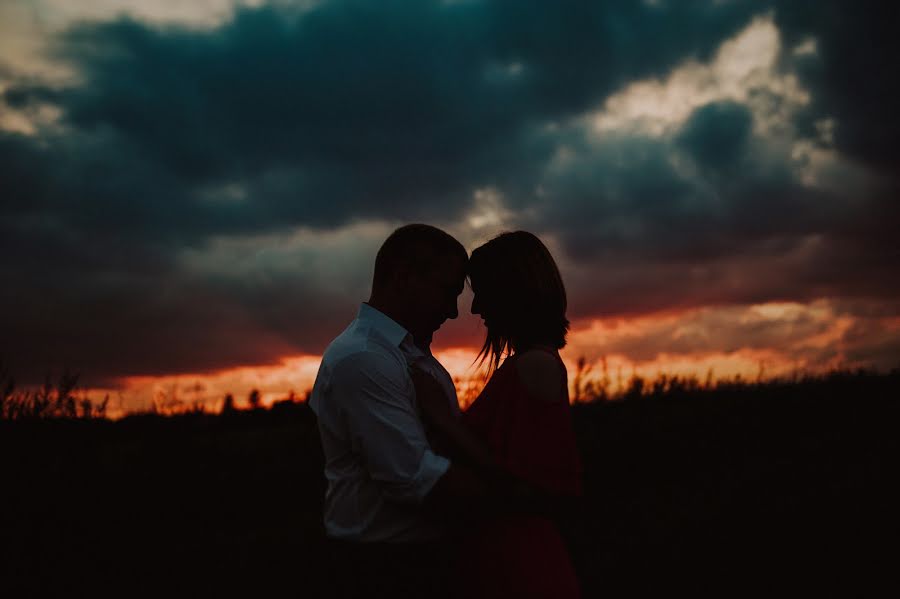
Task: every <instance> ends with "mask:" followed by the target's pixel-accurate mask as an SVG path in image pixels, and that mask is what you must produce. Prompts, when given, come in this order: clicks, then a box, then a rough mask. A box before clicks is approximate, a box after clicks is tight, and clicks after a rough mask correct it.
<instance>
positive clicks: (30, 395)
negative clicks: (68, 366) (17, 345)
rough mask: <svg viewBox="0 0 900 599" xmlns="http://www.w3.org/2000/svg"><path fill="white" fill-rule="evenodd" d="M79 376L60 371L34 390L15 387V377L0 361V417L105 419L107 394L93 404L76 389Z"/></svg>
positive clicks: (48, 377)
mask: <svg viewBox="0 0 900 599" xmlns="http://www.w3.org/2000/svg"><path fill="white" fill-rule="evenodd" d="M79 377H80V375H78V374H75V373H71V372H68V371H63V372H62V374H60V375H59V377H58V378H56V379H55V380H54V379H53V378H52V377H51V376H50V375H47V378H46V380H45V381H44V384H43V385H41V386H40V387H38V388H36V389H18V388H17V386H16V381H15V378H14V377H13V376H12V374H11V373H10V372H9V370H8V369H7V368H6V367H5V365H4V364H2V363H0V420H29V419H39V418H106V407H107V406H108V405H109V395H106V396H105V397H104V398H103V400H102V401H100V402H97V403H95V402H94V401H93V400H92V399H91V398H89V397H88V396H87V393H86V392H83V391H80V390H79V388H78V379H79Z"/></svg>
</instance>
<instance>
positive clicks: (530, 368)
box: [414, 231, 581, 598]
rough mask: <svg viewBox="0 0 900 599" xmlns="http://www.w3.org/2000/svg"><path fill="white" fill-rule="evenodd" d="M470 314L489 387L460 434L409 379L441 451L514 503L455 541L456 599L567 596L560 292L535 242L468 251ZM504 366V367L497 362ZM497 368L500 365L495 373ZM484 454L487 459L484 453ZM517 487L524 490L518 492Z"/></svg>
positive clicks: (420, 382)
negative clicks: (443, 446) (482, 332)
mask: <svg viewBox="0 0 900 599" xmlns="http://www.w3.org/2000/svg"><path fill="white" fill-rule="evenodd" d="M469 273H470V281H471V285H472V291H473V292H474V298H473V300H472V313H473V314H477V315H479V316H481V318H482V319H483V320H484V324H485V326H486V329H487V335H486V337H485V341H484V345H483V346H482V348H481V352H480V353H479V357H480V359H481V363H482V364H483V363H485V362H487V366H488V373H489V375H490V379H489V380H488V382H487V385H486V386H485V388H484V390H483V391H482V393H481V395H479V396H478V398H477V399H476V400H475V402H474V403H473V404H472V405H471V406H470V407H469V409H468V410H467V411H466V412H465V413H464V414H463V419H462V426H460V424H459V423H458V422H457V423H454V422H453V421H452V419H450V418H448V417H447V413H446V410H443V409H439V405H440V404H441V403H443V404H444V405H445V404H446V400H444V402H440V401H437V400H435V401H432V399H433V398H435V397H436V395H437V391H438V390H437V389H434V388H433V386H431V385H430V383H429V382H428V381H427V379H426V377H422V376H414V381H415V382H416V391H417V395H418V396H420V397H421V398H422V399H421V400H420V405H422V406H423V413H424V414H425V417H426V420H427V421H428V422H429V424H430V425H431V426H432V428H434V429H436V430H437V431H438V432H439V433H441V434H442V435H441V436H442V437H443V439H444V442H445V443H448V444H449V445H450V449H451V451H455V452H456V454H457V455H460V454H461V455H462V456H464V457H466V458H468V459H469V461H470V462H471V463H473V464H475V465H476V466H478V465H480V466H481V467H482V468H483V469H487V470H488V471H491V470H493V471H497V470H498V469H499V471H501V472H503V473H505V475H506V476H507V477H509V478H511V479H512V480H514V481H516V487H517V488H518V489H519V490H518V491H517V492H516V493H515V495H516V497H518V498H519V499H522V498H523V496H524V497H527V498H529V501H527V502H526V503H527V507H525V508H524V509H523V508H522V506H521V505H519V504H521V503H523V502H522V501H518V500H512V501H510V502H509V505H508V507H507V508H505V509H504V511H503V512H501V513H499V514H496V515H494V516H492V517H490V518H488V519H487V520H485V521H484V522H483V524H482V525H481V526H479V527H478V529H477V530H476V531H474V532H473V533H472V534H471V535H469V536H468V537H467V538H465V539H464V540H463V546H462V547H461V548H460V551H461V554H462V555H463V556H464V557H463V560H464V564H463V565H464V567H463V568H462V571H461V572H460V581H459V582H460V584H461V585H462V589H461V596H465V597H475V596H483V597H554V598H565V597H577V596H579V590H578V584H577V581H576V579H575V574H574V571H573V569H572V565H571V562H570V560H569V556H568V553H567V552H566V549H565V546H564V544H563V542H562V539H561V537H560V535H559V532H558V531H557V529H556V527H555V525H554V524H553V520H552V515H553V507H554V506H558V505H559V503H560V502H561V501H564V500H565V499H566V498H572V497H575V496H578V495H579V494H580V493H581V466H580V461H579V458H578V453H577V450H576V447H575V438H574V434H573V430H572V423H571V417H570V413H569V398H568V384H567V378H566V368H565V366H564V364H563V362H562V360H561V359H560V357H559V353H558V350H559V349H561V348H562V347H563V346H564V345H565V343H566V340H565V337H566V332H567V330H568V326H569V321H568V320H567V319H566V315H565V312H566V292H565V288H564V286H563V283H562V279H561V277H560V275H559V270H558V269H557V267H556V264H555V262H554V261H553V258H552V256H551V255H550V252H549V251H548V250H547V248H546V247H545V246H544V244H543V243H541V241H540V240H539V239H538V238H537V237H535V236H534V235H532V234H531V233H527V232H525V231H516V232H512V233H504V234H502V235H500V236H498V237H496V238H494V239H492V240H491V241H489V242H487V243H486V244H484V245H482V246H481V247H479V248H477V249H475V251H473V252H472V257H471V260H470V262H469ZM504 357H505V359H504ZM501 362H502V364H501ZM485 450H486V452H487V453H485ZM522 488H524V489H526V491H525V492H524V493H523V492H522Z"/></svg>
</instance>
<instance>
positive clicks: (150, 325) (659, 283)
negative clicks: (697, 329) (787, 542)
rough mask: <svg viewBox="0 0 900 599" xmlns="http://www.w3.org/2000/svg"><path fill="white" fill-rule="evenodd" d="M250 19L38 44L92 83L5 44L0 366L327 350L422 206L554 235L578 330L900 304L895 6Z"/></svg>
mask: <svg viewBox="0 0 900 599" xmlns="http://www.w3.org/2000/svg"><path fill="white" fill-rule="evenodd" d="M223 7H224V4H223V5H222V6H219V5H217V7H216V11H215V18H212V17H211V18H210V19H208V20H204V19H201V18H200V17H199V16H198V15H194V14H193V13H192V14H191V18H190V20H189V21H188V22H179V21H178V17H177V15H176V17H174V18H172V19H162V18H155V17H154V18H152V19H151V18H150V17H149V16H148V15H146V14H141V13H134V12H132V13H125V14H110V15H109V17H108V18H104V16H103V14H102V12H100V11H97V12H92V13H90V14H89V15H88V18H86V19H76V20H72V21H71V22H66V23H65V24H64V26H61V27H59V28H57V29H54V30H52V31H48V32H47V34H46V39H45V40H44V44H43V45H42V47H41V49H40V58H41V60H42V61H43V62H44V63H51V64H54V65H58V66H59V68H60V69H61V70H62V71H64V72H66V73H67V76H65V77H50V76H46V75H45V74H44V73H43V71H42V72H40V73H39V72H38V71H36V70H35V71H33V72H32V71H29V70H28V68H27V67H26V66H22V65H28V64H29V62H28V60H25V59H21V60H11V59H10V60H5V61H4V63H5V64H4V65H2V66H3V68H2V69H0V73H2V75H0V83H2V88H0V91H2V108H0V110H3V113H4V114H3V115H2V118H0V124H2V128H0V219H2V220H0V251H2V254H3V260H2V262H0V276H2V277H3V279H2V280H3V281H4V286H3V292H2V295H0V314H2V317H0V355H2V356H4V358H5V359H6V360H7V361H8V362H10V363H11V364H12V365H13V367H14V368H16V369H17V370H18V371H19V372H21V373H23V376H24V377H25V378H26V379H28V378H30V379H36V378H37V377H39V376H40V375H41V374H42V373H43V371H44V369H47V368H59V367H62V366H69V367H72V368H76V369H79V370H82V371H83V372H85V373H86V374H87V375H88V376H91V377H94V381H95V382H96V383H97V384H99V383H108V382H109V381H112V380H114V379H115V378H116V377H121V376H127V375H139V374H165V373H173V372H179V371H211V370H218V369H224V368H228V367H232V366H238V365H251V364H266V363H272V362H274V361H275V360H277V359H278V358H279V357H280V356H284V355H289V354H296V353H310V354H316V353H317V352H319V351H321V349H322V348H323V347H324V345H325V343H326V342H327V340H328V339H329V338H330V337H331V336H332V335H333V334H334V333H335V332H336V331H337V330H339V329H340V328H341V327H342V326H343V324H344V323H345V322H346V320H347V319H349V318H350V317H351V316H352V314H353V311H354V310H355V306H356V304H357V303H358V302H359V301H360V300H362V299H365V295H366V293H367V290H368V283H369V278H370V272H371V264H372V262H373V260H374V252H375V250H376V249H377V247H378V244H379V243H380V242H381V240H383V238H384V237H385V236H386V235H387V234H388V233H389V232H390V230H391V228H392V227H393V226H396V225H397V224H400V223H402V222H409V221H426V222H432V223H435V224H438V225H440V226H443V227H445V228H447V229H448V230H450V231H452V232H454V233H455V234H457V235H458V236H460V238H461V239H463V240H464V241H465V242H466V243H467V244H469V245H470V246H471V245H472V244H473V243H477V242H479V241H483V240H484V239H485V238H486V237H487V236H489V235H490V234H492V233H496V232H498V231H499V230H502V229H506V228H518V227H522V228H528V229H530V230H534V231H535V232H536V233H538V234H540V235H542V236H543V237H544V238H545V239H547V240H548V243H550V244H551V245H552V246H553V249H554V251H555V252H556V255H557V257H558V259H559V261H560V263H561V266H562V268H563V271H564V276H565V277H566V280H567V282H568V283H569V286H570V296H571V301H570V304H571V311H572V317H573V319H575V320H576V325H577V323H579V322H588V321H590V320H591V319H592V318H596V317H608V316H620V315H645V314H653V313H656V312H659V311H667V310H668V311H671V310H678V309H683V310H688V309H695V308H701V307H704V306H729V305H746V304H755V303H765V302H773V301H779V302H783V301H797V302H810V301H814V300H817V299H820V298H846V299H853V298H857V299H859V298H862V299H864V300H866V301H869V300H871V301H876V302H877V301H884V302H890V301H893V300H895V299H896V298H897V296H898V293H900V285H898V283H897V277H896V276H895V274H896V267H895V266H894V264H895V262H896V260H897V258H898V253H900V252H898V241H897V235H896V233H897V225H896V223H897V222H900V220H898V216H900V210H898V208H897V201H896V200H897V195H898V191H900V178H898V175H897V174H896V173H897V172H898V171H900V169H897V168H896V167H897V166H898V154H897V150H896V148H895V147H894V146H893V144H892V141H893V140H896V138H897V133H898V131H897V119H896V118H895V117H894V115H893V114H891V113H892V111H893V110H894V108H893V107H894V106H896V105H897V104H898V103H900V97H898V96H900V92H898V88H897V82H896V78H894V77H893V76H892V74H891V73H890V68H891V67H890V64H891V62H892V57H893V56H895V55H896V54H897V48H896V45H897V41H896V36H895V32H894V30H893V29H894V27H895V24H896V23H897V22H898V20H897V18H896V16H897V15H896V11H897V9H896V8H893V7H891V6H886V7H885V6H883V3H871V4H866V3H862V4H858V5H854V6H853V7H852V8H851V7H848V6H847V5H846V4H841V3H837V2H826V3H798V2H785V3H778V2H775V3H772V4H770V5H769V4H766V3H760V2H744V1H737V0H736V1H731V2H712V1H710V2H665V1H661V2H630V1H628V2H626V1H612V0H610V1H606V2H558V3H548V2H525V1H494V2H487V1H485V2H479V1H471V2H470V1H461V2H446V1H444V2H439V1H432V2H378V3H372V2H353V1H338V0H332V1H323V2H318V3H303V5H302V6H300V7H297V6H294V7H292V6H291V5H289V4H287V3H274V4H262V5H260V6H255V7H244V6H236V7H233V8H231V9H230V12H227V11H226V12H224V13H223V11H225V8H223ZM223 14H225V16H224V17H223V16H222V15H223ZM198 23H202V26H200V25H198ZM861 39H864V40H866V43H865V44H859V43H857V42H858V41H859V40H861ZM470 249H471V247H470ZM470 324H471V323H463V324H460V325H457V326H456V327H455V328H451V329H449V330H448V332H447V333H446V335H445V339H444V342H445V343H448V344H466V343H469V342H471V341H473V340H474V336H475V335H476V334H477V331H476V330H474V329H473V327H471V326H469V325H470ZM862 326H863V325H860V327H862ZM859 330H860V331H862V328H860V329H859ZM848 334H851V333H848ZM859 334H860V335H863V333H859ZM878 343H879V348H882V349H879V350H875V349H873V350H872V351H880V352H881V354H882V355H883V354H884V352H886V351H887V352H890V351H893V348H895V347H896V343H895V342H894V341H892V340H891V339H887V340H885V339H882V338H881V337H879V342H878ZM858 345H859V344H856V345H854V347H855V348H856V347H857V346H858ZM884 348H886V349H884ZM635 351H636V350H635ZM854 351H857V353H858V355H864V354H865V351H866V350H865V349H863V348H861V347H860V348H859V349H857V350H854Z"/></svg>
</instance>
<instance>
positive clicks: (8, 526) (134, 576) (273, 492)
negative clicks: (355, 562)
mask: <svg viewBox="0 0 900 599" xmlns="http://www.w3.org/2000/svg"><path fill="white" fill-rule="evenodd" d="M67 380H68V379H67ZM673 381H674V379H666V382H660V381H650V382H644V383H642V384H641V385H640V386H639V387H638V386H637V385H629V386H628V389H630V390H631V392H630V393H628V392H626V393H623V394H622V395H621V396H619V397H617V398H616V399H615V400H613V401H594V402H580V403H577V404H575V405H573V421H574V424H575V429H576V434H577V438H578V444H579V447H580V450H581V453H582V457H583V461H584V466H585V472H584V476H585V498H584V501H583V502H582V504H581V506H580V507H579V508H578V509H574V510H572V511H571V512H569V513H567V514H565V515H564V517H562V518H561V519H560V526H561V528H562V529H563V531H564V533H565V537H566V539H567V541H568V543H569V547H570V550H571V553H572V557H573V560H574V562H575V565H576V568H577V571H578V573H579V576H580V579H581V581H582V585H583V587H584V594H585V596H587V597H592V596H607V597H608V596H627V595H645V594H650V593H658V592H661V591H664V592H679V591H686V592H692V593H693V594H700V595H719V596H721V595H725V596H734V595H741V594H749V593H751V592H754V593H766V594H776V593H777V594H783V593H788V592H793V593H797V594H799V593H802V594H803V595H810V594H825V595H835V594H838V595H840V594H853V595H857V596H858V595H863V594H865V591H866V589H865V588H864V587H867V586H870V585H874V584H875V581H876V580H878V579H879V577H880V578H882V579H886V578H889V575H890V573H891V572H893V568H894V565H893V560H892V553H890V552H889V551H885V550H884V549H882V547H883V546H884V545H885V544H887V546H888V547H889V546H890V545H891V544H894V543H895V538H894V537H895V535H894V532H893V531H895V530H897V528H898V527H897V525H898V520H900V519H898V516H897V513H898V512H897V508H896V506H897V505H900V503H898V499H900V497H898V493H897V492H896V491H895V490H894V486H895V485H894V484H893V483H894V482H895V480H894V479H895V478H896V473H897V472H898V471H900V470H898V466H900V463H898V461H900V460H898V456H900V447H898V445H900V441H898V440H900V435H898V434H897V432H896V430H895V429H896V426H897V423H898V422H900V418H898V416H900V409H898V408H900V403H898V398H900V372H893V373H888V374H874V373H867V372H853V373H850V372H838V373H832V374H831V375H828V376H822V377H806V378H798V379H797V380H790V381H774V382H745V381H738V382H734V381H732V382H730V383H721V384H717V385H714V386H707V385H691V384H683V383H680V382H673ZM65 388H66V387H65V386H62V387H58V388H54V389H53V390H52V392H49V393H44V394H43V395H41V396H40V397H41V399H40V400H39V401H37V402H36V403H35V402H34V398H33V397H32V398H31V399H30V400H29V401H31V402H32V404H29V405H35V406H56V405H57V404H58V403H59V404H60V405H62V406H63V408H62V409H61V411H56V408H55V407H44V408H40V409H38V408H34V409H33V410H32V411H25V412H24V414H26V415H28V417H16V418H14V419H12V420H6V421H3V422H0V456H2V458H3V459H2V462H0V463H2V469H3V476H2V480H3V485H2V487H0V531H2V534H0V543H2V553H0V569H2V572H0V574H2V576H0V594H2V595H4V596H17V594H14V593H12V594H11V593H7V592H4V589H5V588H8V587H17V588H18V590H19V593H21V592H22V589H25V590H27V594H28V595H30V596H39V595H62V594H66V595H72V594H75V595H79V594H87V593H90V592H99V591H111V592H116V593H117V594H129V595H133V594H137V595H142V594H154V593H155V594H158V593H160V592H165V593H167V594H188V593H190V594H192V595H201V596H203V595H208V596H212V595H221V594H235V593H236V592H238V591H241V590H244V591H246V592H251V593H253V594H254V595H255V596H283V595H291V596H298V595H301V596H325V595H326V591H327V588H328V577H327V576H326V575H325V574H324V572H327V568H328V566H329V563H328V560H327V557H326V554H325V551H324V535H323V531H322V525H321V505H322V497H323V493H324V481H323V479H322V471H321V466H322V464H321V454H320V449H319V444H318V435H317V430H316V427H315V419H314V417H313V415H312V413H311V412H310V411H309V409H308V407H307V406H306V405H305V404H303V403H295V402H284V403H281V404H277V405H276V406H273V408H272V409H269V410H266V409H261V408H258V409H255V410H232V411H230V412H229V413H227V414H222V415H214V414H206V413H185V414H181V415H177V416H170V417H164V416H162V415H159V414H145V415H133V416H129V417H125V418H123V419H121V420H118V421H115V422H112V421H109V420H106V419H103V418H97V417H93V415H96V412H95V411H93V410H92V411H91V412H90V413H91V414H92V417H91V418H84V417H83V414H82V413H80V412H72V411H71V410H70V409H69V407H68V405H69V402H68V401H67V400H66V398H67V397H74V395H72V394H66V393H63V394H62V395H60V390H64V389H65ZM638 388H639V389H640V392H639V393H638V392H637V391H636V390H637V389H638ZM60 397H62V398H63V401H62V402H61V403H60V401H59V400H60ZM48 398H49V400H48ZM4 401H5V403H4V405H9V404H7V403H6V401H7V400H4ZM15 403H16V405H22V404H23V403H24V402H23V401H22V400H21V397H20V398H19V399H17V400H16V402H15ZM14 413H16V414H21V413H23V412H14ZM35 415H43V416H48V415H53V416H54V417H49V418H48V417H40V418H38V417H34V416H35Z"/></svg>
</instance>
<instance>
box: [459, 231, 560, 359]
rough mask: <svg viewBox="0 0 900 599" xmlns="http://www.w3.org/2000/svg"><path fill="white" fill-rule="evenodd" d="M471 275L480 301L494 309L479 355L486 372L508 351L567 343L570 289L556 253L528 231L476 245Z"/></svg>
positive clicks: (472, 258) (471, 262) (502, 236)
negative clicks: (567, 314)
mask: <svg viewBox="0 0 900 599" xmlns="http://www.w3.org/2000/svg"><path fill="white" fill-rule="evenodd" d="M469 278H470V280H471V282H472V289H473V291H475V292H476V294H477V298H478V301H479V304H480V305H481V306H482V307H484V306H490V308H489V310H490V311H491V312H492V313H491V316H492V317H493V319H492V320H491V322H490V323H488V324H489V326H488V327H487V334H486V336H485V339H484V345H482V347H481V351H480V352H479V353H478V358H477V359H480V362H481V363H484V362H485V360H487V361H488V372H491V371H493V370H494V369H496V368H497V367H498V366H499V365H500V360H501V358H502V357H503V355H504V354H509V353H512V352H513V351H519V350H522V349H525V348H527V347H529V346H532V345H548V346H551V347H555V348H556V349H560V348H562V347H564V346H565V345H566V333H567V332H568V330H569V321H568V319H567V318H566V288H565V286H564V285H563V282H562V277H560V275H559V269H558V268H557V267H556V262H554V261H553V256H551V255H550V251H549V250H547V247H546V246H545V245H544V244H543V243H541V240H540V239H538V238H537V237H536V236H535V235H533V234H531V233H528V232H527V231H514V232H511V233H502V234H500V235H498V236H497V237H495V238H493V239H491V240H490V241H488V242H487V243H485V244H484V245H482V246H480V247H478V248H476V249H475V250H474V251H473V252H472V257H471V258H470V259H469Z"/></svg>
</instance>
